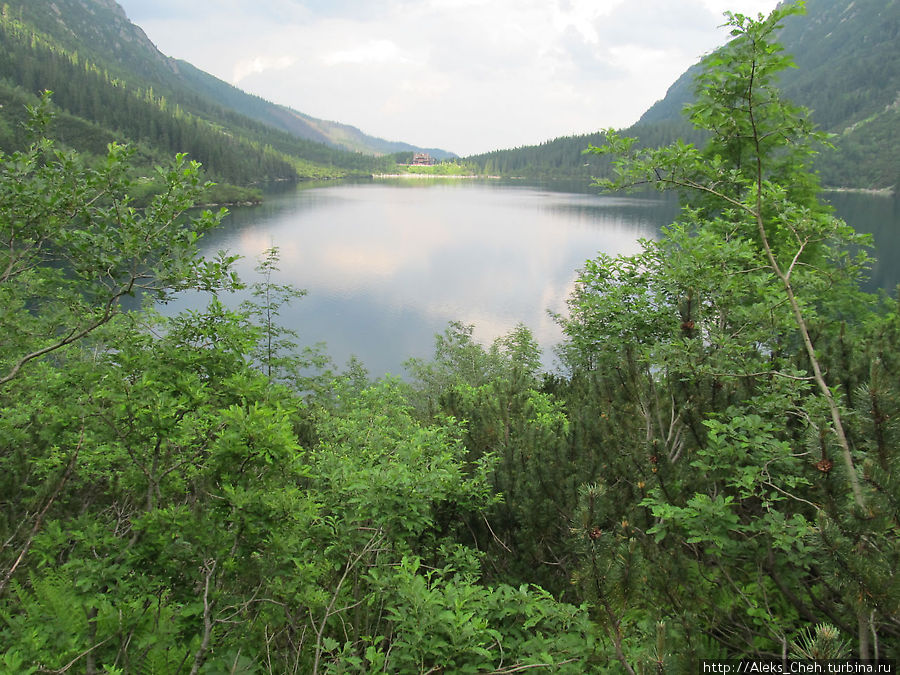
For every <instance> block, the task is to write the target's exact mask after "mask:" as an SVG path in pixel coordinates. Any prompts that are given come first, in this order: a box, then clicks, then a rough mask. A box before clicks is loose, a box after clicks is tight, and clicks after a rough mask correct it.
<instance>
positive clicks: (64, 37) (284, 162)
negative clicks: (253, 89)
mask: <svg viewBox="0 0 900 675" xmlns="http://www.w3.org/2000/svg"><path fill="white" fill-rule="evenodd" d="M0 22H2V31H3V40H2V41H0V78H2V81H0V89H2V91H0V99H2V101H3V102H5V103H8V104H10V105H8V106H6V107H4V109H2V110H0V115H2V119H0V122H3V124H2V125H0V127H4V128H0V147H2V148H3V149H6V150H9V149H10V148H11V147H12V146H11V145H10V144H11V143H15V142H16V135H17V134H16V132H15V131H11V129H12V128H13V127H15V126H16V123H15V122H14V120H15V119H16V115H17V113H15V112H14V110H15V108H17V107H18V108H21V105H14V104H21V103H22V102H23V101H24V102H26V103H27V102H28V101H29V100H31V101H33V100H36V99H35V97H36V96H38V95H39V94H40V92H41V91H43V90H51V91H53V92H54V97H53V101H54V104H55V105H56V106H57V107H58V108H59V109H60V112H62V113H64V114H65V115H68V116H69V117H70V118H71V119H69V120H68V122H69V123H70V124H69V128H70V132H72V133H70V138H69V139H68V140H69V141H71V144H72V145H73V147H75V148H76V149H81V148H80V147H79V143H80V142H82V143H88V141H87V140H86V139H85V137H86V136H89V137H91V138H92V139H93V140H91V142H89V143H88V145H90V147H91V148H92V150H93V151H95V152H96V146H97V145H98V141H97V140H96V138H94V137H96V136H98V132H97V129H94V128H93V127H95V126H97V125H99V127H100V128H102V129H103V130H104V133H103V134H99V135H102V136H104V139H105V140H107V141H108V140H120V141H122V142H137V143H138V144H143V145H144V146H146V147H145V151H146V152H147V153H149V154H151V155H152V154H154V153H155V154H156V155H157V156H164V155H171V154H174V153H175V152H183V151H185V152H188V153H189V154H190V155H191V156H192V157H193V158H195V159H198V160H199V161H201V162H202V163H203V165H204V167H205V169H206V170H207V171H208V172H209V173H210V174H211V175H212V176H213V177H215V178H216V179H217V180H225V181H228V182H232V183H235V184H246V183H253V182H258V181H260V180H271V179H278V180H281V179H297V178H330V177H341V176H348V175H354V174H359V175H369V174H371V173H373V172H381V171H383V170H384V168H385V166H387V164H390V163H391V162H390V161H389V158H387V157H385V158H384V159H381V160H380V159H379V157H382V156H386V155H389V154H390V153H392V152H397V151H401V150H407V149H408V148H411V149H414V150H415V151H429V150H428V149H420V148H418V147H417V146H413V145H411V144H405V143H395V142H391V141H385V140H384V139H378V138H375V137H372V136H368V135H366V134H364V133H363V132H361V131H360V130H358V129H356V128H355V127H351V126H350V125H343V124H338V123H332V122H327V121H324V120H317V119H315V118H313V117H311V116H308V115H304V114H303V113H300V112H298V111H295V110H292V109H290V108H287V107H285V106H279V105H276V104H274V103H270V102H268V101H265V100H264V99H261V98H259V97H255V96H253V95H251V94H248V93H246V92H243V91H241V90H240V89H238V88H236V87H234V86H232V85H230V84H228V83H226V82H223V81H221V80H218V79H217V78H215V77H213V76H212V75H209V74H208V73H204V72H203V71H201V70H199V69H197V68H196V67H194V66H192V65H191V64H189V63H187V62H185V61H179V60H176V59H173V58H171V57H168V56H166V55H164V54H163V53H162V52H161V51H160V50H159V49H157V47H156V46H155V45H154V44H153V42H152V41H151V40H150V39H149V38H148V37H147V35H146V34H145V33H144V31H143V30H142V29H141V28H140V27H139V26H136V25H135V24H133V23H132V22H131V21H130V20H129V19H128V17H127V14H126V13H125V11H124V9H123V8H122V7H121V6H120V5H119V4H118V3H117V2H115V1H114V0H52V1H51V0H7V1H6V2H4V3H3V5H2V17H0ZM28 97H31V98H30V99H29V98H28ZM76 127H77V129H76ZM430 151H431V154H433V155H435V156H442V157H448V156H455V155H453V153H448V152H445V151H441V150H438V149H430ZM242 161H243V162H244V163H245V164H246V165H247V166H243V167H242V166H239V164H240V163H241V162H242Z"/></svg>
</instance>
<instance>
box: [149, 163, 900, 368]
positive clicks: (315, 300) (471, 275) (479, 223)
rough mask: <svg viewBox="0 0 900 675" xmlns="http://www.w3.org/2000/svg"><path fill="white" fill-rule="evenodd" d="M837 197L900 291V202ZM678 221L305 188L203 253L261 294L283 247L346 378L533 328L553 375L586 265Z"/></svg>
mask: <svg viewBox="0 0 900 675" xmlns="http://www.w3.org/2000/svg"><path fill="white" fill-rule="evenodd" d="M833 197H834V203H835V207H836V209H837V210H838V212H839V214H840V215H842V217H845V218H847V217H848V216H847V215H846V214H845V213H844V211H847V210H856V211H863V212H865V213H866V217H867V218H869V219H871V221H872V222H873V223H879V224H880V226H881V227H882V231H880V232H876V236H877V237H878V238H879V245H880V244H881V241H880V240H881V239H889V240H890V242H889V245H888V246H887V250H889V251H893V258H892V262H891V264H886V263H884V262H883V263H882V264H881V265H880V266H879V268H878V269H877V270H876V274H875V279H874V281H875V282H876V283H877V284H878V285H879V286H882V287H892V286H893V285H896V283H897V282H898V278H897V277H898V265H897V264H896V258H897V257H898V255H897V253H898V251H900V242H898V236H900V235H898V231H900V225H898V222H900V216H898V209H897V202H896V200H894V199H892V198H889V197H888V198H885V197H882V198H879V197H872V196H869V195H855V194H854V195H850V194H836V195H833ZM676 214H677V204H676V202H675V201H674V199H672V198H671V197H669V196H660V195H650V196H646V197H642V196H639V197H632V196H615V195H612V196H611V195H598V194H596V193H589V192H581V193H579V192H573V191H565V190H561V189H559V188H556V189H550V188H544V187H535V186H528V185H519V184H510V183H501V182H499V181H471V180H456V181H430V180H395V181H389V180H388V181H377V182H369V183H343V184H332V185H327V186H300V187H297V188H295V187H291V188H290V189H287V190H284V191H281V192H279V193H276V194H270V195H267V198H266V202H265V203H264V204H263V205H261V206H258V207H252V208H239V209H234V210H233V212H232V213H231V214H230V215H229V216H228V217H227V218H226V220H225V222H224V224H223V226H222V228H220V229H219V230H217V231H216V232H214V233H212V234H210V235H208V236H207V237H206V238H205V239H204V240H203V250H204V253H207V254H213V253H215V252H216V251H218V250H221V249H227V250H228V251H230V252H232V253H238V254H240V255H242V256H244V260H243V261H242V262H241V263H240V264H239V265H238V270H239V272H240V273H241V276H242V278H243V279H244V280H245V281H252V280H253V278H254V272H253V268H254V266H255V264H256V260H257V259H258V258H259V256H260V255H261V254H262V253H263V251H265V250H266V249H267V248H269V247H271V246H273V245H274V246H278V247H279V248H280V252H281V262H280V267H281V272H280V273H279V274H278V277H277V279H276V281H277V282H278V283H292V284H294V285H295V286H297V287H300V288H304V289H306V290H307V292H308V295H307V296H306V297H304V298H302V299H300V300H297V301H295V302H294V303H293V304H292V306H291V307H289V308H286V309H284V310H283V311H282V315H281V321H282V323H283V324H285V325H286V326H288V327H290V328H293V329H295V330H296V331H298V332H299V334H300V339H301V342H302V343H303V344H315V343H319V342H324V343H326V345H327V353H328V354H329V355H330V356H331V358H332V359H333V360H334V361H335V363H336V364H337V365H338V366H339V367H342V366H343V365H344V364H345V363H346V361H347V359H349V358H350V356H351V355H356V356H357V357H359V358H360V359H361V360H362V361H363V363H364V364H365V366H366V367H367V368H368V369H369V372H370V374H371V375H373V376H379V375H382V374H384V373H387V372H390V373H394V374H398V375H402V374H403V373H404V369H403V362H404V361H405V360H406V359H408V358H410V357H413V356H416V357H424V358H428V357H430V356H431V355H432V353H433V345H434V335H435V334H436V333H440V332H442V331H443V330H444V329H445V328H446V327H447V323H448V322H449V321H455V320H458V321H462V322H463V323H466V324H473V325H474V326H475V331H474V335H475V337H476V339H478V340H479V341H481V342H484V343H489V342H490V341H491V340H493V339H494V338H496V337H498V336H500V335H504V334H506V333H508V332H509V331H510V330H512V329H513V328H514V327H515V326H516V324H518V323H523V324H525V325H526V326H528V328H530V329H531V330H532V332H533V333H534V335H535V337H536V338H537V339H538V341H539V342H540V344H541V345H542V347H543V348H544V363H545V366H546V367H548V368H551V367H552V366H553V361H554V360H553V353H552V347H553V345H555V344H556V343H557V342H558V341H559V339H560V336H561V333H560V331H559V328H558V326H557V325H556V324H555V322H554V321H553V319H552V318H551V316H550V314H549V312H563V311H564V310H565V302H566V298H568V297H569V295H570V293H571V291H572V288H573V283H574V280H575V278H576V276H577V270H578V269H579V268H580V267H581V266H582V265H583V264H584V262H585V260H587V259H588V258H591V257H593V256H595V255H597V253H598V252H601V251H602V252H605V253H609V254H613V255H614V254H618V253H625V254H627V253H632V252H635V251H637V250H639V244H638V239H639V238H653V237H655V236H656V235H657V233H658V231H659V227H660V226H661V225H664V224H666V223H669V222H671V221H672V219H673V218H674V217H675V215H676ZM848 220H849V218H848ZM851 222H852V221H851ZM857 228H858V229H862V230H864V231H873V228H870V229H868V230H867V229H866V227H865V226H862V227H861V226H860V225H857ZM234 302H235V304H237V302H239V298H235V299H234ZM197 303H198V299H197V298H196V297H193V298H183V299H181V300H179V301H177V302H175V303H173V304H172V305H170V307H169V308H168V309H167V310H166V311H167V312H169V311H176V310H178V309H183V308H185V307H190V306H196V305H197Z"/></svg>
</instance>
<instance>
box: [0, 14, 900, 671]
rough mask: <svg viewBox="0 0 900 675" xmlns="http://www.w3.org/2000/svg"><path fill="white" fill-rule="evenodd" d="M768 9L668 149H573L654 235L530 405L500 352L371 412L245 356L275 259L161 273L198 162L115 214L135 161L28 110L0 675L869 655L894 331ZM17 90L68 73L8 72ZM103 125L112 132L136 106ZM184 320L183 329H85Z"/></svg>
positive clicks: (613, 141)
mask: <svg viewBox="0 0 900 675" xmlns="http://www.w3.org/2000/svg"><path fill="white" fill-rule="evenodd" d="M798 12H799V8H798V7H797V6H785V7H781V8H779V9H778V10H776V11H775V12H773V13H772V15H770V16H769V17H768V18H762V17H760V18H758V19H752V18H748V17H745V16H742V15H730V14H729V15H728V25H729V27H730V29H731V30H732V40H731V42H730V43H729V44H728V45H727V46H726V47H725V48H723V49H722V50H719V51H717V52H716V53H714V54H712V55H710V56H709V57H707V58H706V59H705V60H704V62H703V64H702V68H701V71H700V73H699V75H698V77H697V80H696V97H695V101H694V103H693V104H691V105H690V107H689V108H688V111H687V114H688V120H689V122H690V124H691V125H692V127H693V128H694V132H692V133H694V134H696V135H697V136H699V137H702V138H704V139H705V141H704V143H703V145H702V148H700V147H698V146H696V145H693V144H690V143H687V142H684V141H680V142H677V143H675V144H673V145H668V146H663V147H652V146H648V145H647V144H646V143H644V144H639V143H636V142H635V141H634V140H633V139H631V138H628V137H625V136H623V135H620V134H618V133H616V132H614V131H609V132H606V133H605V134H603V136H602V139H603V144H602V145H598V146H597V147H592V148H591V150H590V153H591V154H590V155H589V157H597V158H600V159H601V160H602V161H604V162H605V163H606V165H607V166H608V167H609V175H610V178H608V179H606V180H604V181H603V182H602V184H601V185H598V189H609V190H628V189H631V188H643V189H646V188H647V187H652V188H656V189H659V190H674V191H677V192H678V193H679V195H680V196H681V199H682V204H683V206H682V210H681V215H680V216H679V218H678V219H677V221H676V222H674V223H672V224H671V225H670V226H669V227H668V228H666V229H665V231H664V233H663V235H662V236H661V237H660V238H659V240H657V241H645V242H643V247H642V250H641V251H640V252H639V253H637V254H635V255H629V256H619V257H609V256H600V257H598V258H596V259H593V260H589V261H587V262H586V263H585V265H584V267H583V269H582V270H581V272H580V276H579V280H578V283H577V287H576V290H575V292H574V293H573V294H572V296H571V297H570V298H569V313H568V316H567V317H560V318H559V321H560V323H561V325H562V328H563V330H564V334H565V340H564V342H563V343H562V344H561V345H560V347H559V358H560V361H561V363H562V369H561V370H560V371H558V372H555V373H545V372H541V367H540V358H539V349H538V346H537V343H536V341H535V340H534V338H533V336H532V335H531V333H530V332H529V331H528V329H527V328H525V327H524V326H522V327H519V328H518V329H516V330H515V331H513V332H512V333H510V334H509V335H507V336H505V337H503V338H501V339H499V340H497V341H496V342H495V343H494V344H492V345H490V346H487V347H485V346H482V345H480V344H478V343H477V342H476V341H475V340H474V339H473V337H472V328H471V327H470V326H466V325H462V324H451V325H450V326H449V327H448V328H447V330H446V332H445V333H444V334H442V335H440V336H438V337H437V338H436V341H435V351H434V356H433V358H431V359H430V360H412V361H410V363H409V377H408V378H407V379H406V380H399V379H393V378H382V379H379V380H374V381H373V380H371V379H370V378H369V377H368V376H367V374H366V373H365V371H364V369H363V368H362V367H361V366H360V365H359V364H352V365H351V366H350V367H348V368H347V369H346V370H345V371H343V372H337V371H335V370H334V369H329V368H325V367H322V364H323V363H324V359H323V354H321V353H320V352H317V351H314V350H302V349H300V348H299V347H298V345H297V344H296V342H297V336H296V335H295V334H293V333H292V332H291V331H290V330H288V329H285V328H283V327H282V326H280V325H279V323H278V315H279V312H280V310H282V309H283V308H284V307H285V303H288V302H303V300H302V298H301V297H300V296H301V295H302V293H301V292H300V291H298V290H297V289H294V288H292V287H290V286H285V285H279V284H277V283H275V282H274V281H273V276H272V274H273V272H274V271H276V270H277V267H278V250H277V247H273V248H272V249H270V250H269V251H268V253H267V254H266V256H264V258H263V259H261V260H260V261H259V266H258V268H257V275H256V276H255V277H253V278H248V279H240V278H238V277H237V275H236V274H235V273H234V272H233V270H232V264H233V263H234V260H233V259H232V258H229V257H228V256H224V255H223V256H220V257H218V258H214V259H201V258H200V257H198V255H197V248H196V245H197V241H198V239H199V237H201V236H203V234H204V233H205V232H208V231H209V230H211V229H212V228H214V227H216V225H217V224H218V222H219V220H220V219H221V217H222V214H221V213H212V212H204V213H203V214H201V215H198V214H197V213H196V211H189V209H190V207H192V206H193V205H194V203H195V202H196V200H197V199H198V196H199V195H200V194H201V193H202V191H203V190H204V187H205V174H204V173H203V170H202V169H201V166H200V165H199V163H197V162H194V161H190V160H188V159H187V157H186V156H184V155H183V154H178V155H177V156H176V157H175V158H174V159H173V160H171V161H168V162H164V163H162V164H161V166H160V167H159V168H158V170H157V172H156V177H155V181H156V184H157V185H158V186H159V189H157V190H155V191H154V192H153V194H152V195H150V196H149V197H147V200H146V203H142V204H140V205H138V203H137V202H136V201H135V199H134V190H135V189H136V188H137V184H138V183H139V181H138V180H136V179H135V172H134V165H135V163H136V162H138V161H140V162H144V161H146V159H147V158H146V157H142V156H141V153H142V152H144V148H143V146H141V144H140V143H137V144H131V145H125V144H121V143H118V142H116V140H115V139H109V138H106V137H104V136H103V134H102V133H101V132H99V131H98V132H97V137H96V139H95V142H96V144H97V146H101V145H102V147H103V150H102V155H101V154H100V149H99V148H95V152H94V153H86V152H83V151H74V150H71V149H69V148H68V147H67V145H66V144H65V143H63V142H62V141H61V140H60V137H61V135H63V133H76V132H77V133H80V134H86V135H87V134H89V133H92V130H91V129H88V128H85V127H79V129H78V130H74V129H73V130H70V131H65V129H66V124H67V117H66V115H65V114H60V113H59V112H58V109H57V108H56V107H55V106H54V105H53V103H52V100H51V97H50V96H49V95H45V96H44V97H43V98H42V99H40V100H36V101H32V102H31V103H30V104H29V107H28V108H27V110H26V109H23V113H22V114H23V117H24V118H27V125H26V127H25V128H24V130H23V131H21V132H20V131H15V134H21V136H16V138H19V140H20V141H21V146H22V149H19V150H12V151H8V152H5V153H4V154H3V155H2V156H0V237H2V241H0V244H2V246H0V308H2V313H0V324H2V325H0V331H2V332H0V334H2V336H3V338H2V341H0V672H4V673H64V672H85V673H191V674H195V673H313V674H319V673H372V672H386V673H420V674H425V673H494V674H496V675H499V674H501V673H521V672H537V673H579V674H580V673H630V674H632V675H633V674H635V673H649V672H655V673H689V672H698V670H699V668H700V663H701V661H702V660H704V659H728V658H741V657H753V658H773V659H782V658H796V659H814V658H815V659H825V658H847V657H862V658H868V659H875V658H877V659H897V658H900V579H898V576H897V570H898V569H900V541H898V533H900V502H898V495H900V477H898V470H900V457H898V449H900V427H898V420H900V311H898V310H900V308H898V306H897V301H896V298H894V299H889V298H888V297H887V296H886V295H884V294H881V295H875V294H868V293H864V292H862V291H861V290H860V286H859V281H860V278H861V277H862V276H863V275H864V274H865V270H866V268H867V260H868V258H867V254H866V251H867V241H866V240H865V238H863V237H860V236H859V235H857V234H856V233H855V232H854V231H853V229H852V227H851V226H850V225H848V224H846V223H844V222H842V221H840V220H838V219H836V218H835V217H834V216H833V215H832V213H831V212H830V210H829V209H828V208H827V207H825V206H824V205H823V204H822V202H820V201H819V189H820V186H819V184H818V178H817V176H816V174H815V173H814V172H813V171H812V170H811V161H812V158H813V156H814V154H815V152H817V151H818V150H819V149H820V148H821V147H822V144H823V143H825V142H827V140H828V139H827V138H826V136H825V135H824V134H822V133H821V132H819V131H818V130H817V129H816V128H815V126H814V125H812V123H811V122H810V121H809V116H808V111H806V110H805V109H803V108H800V107H798V106H796V105H794V104H792V103H791V102H789V101H788V100H786V99H785V98H784V97H783V96H782V94H781V93H780V90H779V89H778V88H777V86H776V83H777V82H778V77H779V74H780V73H781V72H783V71H784V69H785V68H787V67H788V66H789V65H790V63H791V59H790V57H789V56H788V55H787V54H786V53H785V52H784V51H783V50H781V49H780V47H779V46H778V44H777V42H776V35H777V28H778V26H779V25H780V24H781V23H782V22H783V21H784V20H785V19H786V18H791V19H794V18H796V17H795V16H794V15H796V14H798ZM8 29H9V27H8V25H7V24H4V31H8ZM5 35H8V34H7V33H5ZM6 39H7V38H6V37H4V45H5V44H7V43H6ZM67 64H68V65H67ZM51 65H52V67H58V68H64V69H69V68H77V67H78V64H76V63H73V61H72V60H71V59H69V58H62V57H61V58H60V59H58V60H55V61H47V62H46V63H43V64H41V65H40V66H39V65H37V64H32V65H28V64H24V65H23V66H22V67H26V68H31V67H34V68H39V67H40V68H44V67H51ZM67 72H71V73H73V72H74V71H67ZM72 77H74V75H72ZM84 77H85V78H105V77H106V76H105V75H103V74H102V73H91V72H90V71H85V74H84ZM91 91H92V90H91V89H90V88H86V89H84V90H82V89H80V88H77V89H75V90H73V91H72V92H69V93H65V92H58V93H57V94H54V96H57V95H62V96H70V95H71V96H75V95H77V94H79V93H81V94H84V95H85V96H87V97H88V98H89V97H90V94H91ZM107 91H113V92H114V91H115V88H113V89H110V90H107ZM122 96H123V99H122V105H134V106H136V110H137V109H138V107H139V108H140V110H141V111H143V112H144V113H146V117H142V116H141V115H139V114H137V112H136V113H135V115H134V118H135V123H138V120H139V118H140V120H141V123H143V124H146V125H147V128H148V130H149V129H150V127H152V126H153V122H154V120H155V119H156V118H155V117H154V116H153V114H152V112H151V111H153V110H158V109H160V107H161V103H160V101H159V100H158V99H153V98H152V97H150V96H149V94H148V99H147V101H145V102H144V103H141V102H140V101H138V99H137V98H135V97H134V96H133V95H132V94H126V93H123V94H122ZM129 96H130V98H129ZM8 100H12V99H8ZM29 100H30V99H29ZM4 105H7V104H6V103H4ZM67 105H71V104H67ZM84 105H92V103H91V101H90V100H86V101H85V103H84ZM54 113H56V114H54ZM157 121H159V120H157ZM179 124H182V125H185V126H181V127H179V126H177V125H176V126H172V127H171V128H169V127H165V125H163V124H161V123H160V125H159V127H158V128H157V130H156V132H153V133H159V134H171V135H173V136H174V135H176V134H178V133H181V132H183V131H185V130H186V129H187V128H188V127H189V126H190V125H191V124H193V122H192V120H191V118H190V117H189V116H185V117H184V118H182V120H181V122H179ZM60 125H61V126H62V129H63V130H62V131H61V130H60ZM164 127H165V128H164ZM54 129H56V130H55V131H54ZM198 129H199V127H198ZM134 133H136V134H137V133H138V132H137V131H135V132H134ZM148 133H150V132H149V131H148ZM210 133H212V132H211V131H210ZM195 138H196V139H197V142H198V143H200V144H202V143H203V139H204V138H205V136H204V133H202V132H200V131H197V134H196V136H195ZM234 142H235V144H237V145H239V146H240V147H241V148H243V149H242V150H241V154H242V156H244V157H245V158H246V157H247V154H246V152H245V150H246V148H258V150H259V152H258V154H256V155H251V156H252V157H257V158H258V160H259V161H260V162H266V161H268V160H269V159H271V161H272V163H271V164H270V165H266V166H269V167H270V168H267V169H265V170H266V171H272V172H274V173H278V172H280V171H282V170H283V169H284V170H287V169H286V167H285V164H284V162H283V159H282V158H281V157H282V156H281V155H279V149H278V148H277V147H276V146H275V145H274V144H273V145H272V146H271V149H266V147H267V146H264V145H254V143H256V142H257V140H256V139H254V138H253V137H252V135H251V133H250V131H248V136H247V137H245V138H244V139H238V138H235V139H234ZM241 143H244V144H245V145H242V146H241V145H240V144H241ZM598 143H599V140H598ZM211 147H219V146H217V145H216V144H212V146H211ZM221 150H222V153H223V155H222V157H221V158H220V159H219V160H214V159H213V157H214V155H212V154H211V155H210V157H209V160H210V161H211V162H215V161H222V164H220V165H218V166H219V167H220V168H218V169H217V171H220V172H227V171H228V170H229V169H227V168H226V167H227V166H228V155H227V153H228V151H229V150H228V146H227V145H226V146H224V147H222V148H221ZM211 152H212V151H211ZM199 154H201V155H202V153H199ZM151 159H154V160H155V159H156V157H155V155H154V156H152V157H151ZM254 161H256V160H254ZM260 166H263V164H260ZM234 170H235V172H236V173H235V179H236V180H237V178H238V177H239V172H240V168H237V167H236V168H235V169H234ZM239 287H246V288H249V289H250V290H251V291H252V293H251V294H250V299H249V300H248V301H247V302H245V303H244V304H243V305H242V306H241V307H240V309H237V310H235V309H228V308H227V307H226V304H225V303H224V302H223V298H224V297H225V296H226V295H227V294H228V293H230V292H231V291H232V290H234V289H236V288H239ZM187 288H194V289H199V290H201V291H204V292H206V293H207V294H208V298H209V302H208V304H207V306H206V308H205V309H203V310H200V311H188V312H185V313H182V314H180V315H177V316H174V317H168V318H167V317H164V316H162V315H160V314H159V313H157V312H155V311H153V310H152V309H144V310H141V311H124V310H123V305H122V303H123V300H125V299H127V298H130V297H131V296H133V295H136V294H140V295H142V296H143V297H144V298H145V299H147V300H152V301H154V302H162V301H165V299H166V298H168V297H170V296H171V295H172V294H174V293H177V292H178V291H180V290H183V289H187ZM148 306H149V305H148Z"/></svg>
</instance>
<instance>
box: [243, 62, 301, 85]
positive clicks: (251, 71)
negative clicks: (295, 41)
mask: <svg viewBox="0 0 900 675" xmlns="http://www.w3.org/2000/svg"><path fill="white" fill-rule="evenodd" d="M295 63H297V59H296V57H294V56H276V57H267V56H254V57H253V58H250V59H245V60H243V61H238V62H237V63H235V64H234V70H233V71H232V76H231V82H232V84H240V83H241V82H242V81H243V80H245V79H246V78H247V77H248V76H250V75H256V74H259V73H264V72H266V71H268V70H284V69H286V68H290V67H291V66H293V65H294V64H295Z"/></svg>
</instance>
